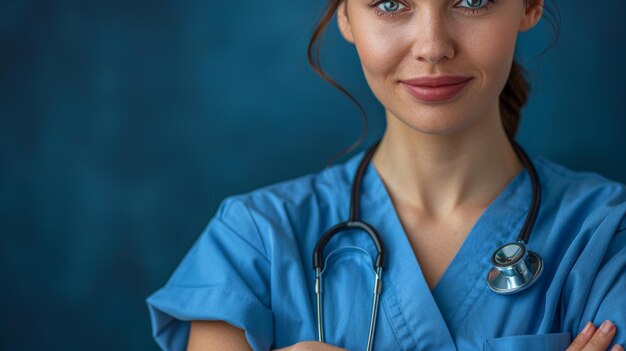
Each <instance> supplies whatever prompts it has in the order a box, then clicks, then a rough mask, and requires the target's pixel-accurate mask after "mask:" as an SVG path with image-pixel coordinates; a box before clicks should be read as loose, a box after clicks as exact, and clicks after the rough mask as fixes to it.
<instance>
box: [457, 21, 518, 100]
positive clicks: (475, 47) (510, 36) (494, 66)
mask: <svg viewBox="0 0 626 351" xmlns="http://www.w3.org/2000/svg"><path fill="white" fill-rule="evenodd" d="M516 39H517V31H516V30H515V28H513V27H511V26H510V25H509V26H507V25H506V24H504V23H492V24H491V25H488V26H487V25H486V26H483V27H481V28H476V30H475V31H473V35H467V36H464V37H462V38H461V47H462V48H463V51H464V52H463V55H464V56H466V57H467V59H468V61H469V62H471V64H472V65H473V66H474V68H475V69H477V70H478V71H479V72H477V73H478V74H480V75H481V78H482V79H481V80H482V83H481V84H483V87H484V88H485V89H486V90H487V91H488V93H489V94H490V95H497V94H499V93H500V92H501V91H502V89H503V88H504V85H505V84H506V81H507V79H508V76H509V71H510V68H511V64H512V63H513V56H514V52H515V41H516Z"/></svg>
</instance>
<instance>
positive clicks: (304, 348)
mask: <svg viewBox="0 0 626 351" xmlns="http://www.w3.org/2000/svg"><path fill="white" fill-rule="evenodd" d="M274 351H347V350H346V349H342V348H339V347H335V346H333V345H329V344H324V343H321V342H317V341H303V342H299V343H297V344H295V345H291V346H289V347H285V348H282V349H276V350H274Z"/></svg>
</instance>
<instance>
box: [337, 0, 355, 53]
mask: <svg viewBox="0 0 626 351" xmlns="http://www.w3.org/2000/svg"><path fill="white" fill-rule="evenodd" d="M337 27H339V32H340V33H341V35H342V36H343V38H344V39H346V41H348V42H349V43H352V44H354V36H353V35H352V26H350V19H349V18H348V9H347V7H346V0H342V1H341V3H340V4H339V6H338V7H337Z"/></svg>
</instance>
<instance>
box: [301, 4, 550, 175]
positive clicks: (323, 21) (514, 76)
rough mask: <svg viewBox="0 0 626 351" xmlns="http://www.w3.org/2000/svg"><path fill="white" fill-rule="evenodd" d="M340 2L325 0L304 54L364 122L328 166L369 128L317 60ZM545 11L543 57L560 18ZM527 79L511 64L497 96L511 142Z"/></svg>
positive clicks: (351, 97) (525, 97)
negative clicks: (548, 28) (547, 35)
mask: <svg viewBox="0 0 626 351" xmlns="http://www.w3.org/2000/svg"><path fill="white" fill-rule="evenodd" d="M342 1H345V0H328V3H327V4H326V9H325V10H324V12H323V15H322V17H321V18H320V20H319V22H318V23H317V25H316V26H315V29H314V30H313V33H312V35H311V38H310V39H309V44H308V48H307V54H308V59H309V65H311V67H313V70H315V72H316V73H317V74H318V75H319V76H320V77H322V78H323V79H324V80H325V81H327V82H328V83H330V84H331V85H333V86H334V87H335V88H337V89H338V90H339V91H341V92H342V93H343V94H344V95H346V96H347V97H348V98H349V99H350V100H352V102H354V104H355V105H356V106H357V107H358V108H359V110H360V111H361V114H362V115H363V119H364V123H365V130H364V132H363V134H362V135H361V137H360V138H359V140H357V142H356V143H355V144H353V145H352V146H351V147H350V148H348V149H346V150H344V151H343V152H341V153H339V154H337V155H335V156H334V157H333V158H332V159H331V161H330V162H329V164H330V163H332V160H334V159H335V158H337V157H338V156H340V155H342V154H344V153H348V152H350V151H351V150H353V149H354V148H356V147H357V146H358V145H359V144H360V143H361V142H362V141H363V139H364V138H365V136H366V134H367V129H368V120H367V114H366V113H365V110H364V109H363V106H361V104H360V103H359V102H358V101H357V100H356V99H355V98H354V97H353V96H352V95H351V94H350V93H349V92H348V91H347V90H346V89H345V88H343V87H342V86H341V85H339V84H338V83H337V82H335V81H334V80H333V79H332V78H330V77H329V76H328V75H327V74H326V72H324V70H323V69H322V67H321V64H320V58H319V49H320V45H316V44H317V43H318V40H320V38H321V36H322V34H323V33H324V30H325V29H326V27H327V25H328V23H329V22H330V20H331V19H332V18H333V16H334V14H335V12H336V11H337V8H338V7H339V5H340V4H341V2H342ZM528 1H535V0H524V2H525V3H526V5H528ZM555 6H556V5H555ZM555 8H556V7H555ZM544 10H545V11H544V13H546V14H549V15H551V16H552V17H551V18H552V19H553V20H555V21H554V22H552V21H551V22H550V24H551V25H552V28H553V29H554V32H555V37H554V39H553V42H552V44H551V45H550V46H549V47H548V48H546V49H545V50H544V51H543V52H542V54H544V53H545V52H546V51H547V50H548V49H549V48H551V47H552V46H554V44H555V43H556V41H557V40H558V33H559V27H560V26H559V24H560V16H559V15H558V9H557V10H556V11H555V12H552V11H550V9H549V8H546V7H545V6H544ZM526 76H527V72H526V71H525V70H524V68H523V67H522V66H521V65H519V64H518V63H517V62H515V61H513V65H512V67H511V71H510V73H509V78H508V80H507V82H506V85H505V86H504V89H503V90H502V92H501V93H500V111H501V115H502V124H503V126H504V130H505V132H506V134H507V135H508V137H509V138H511V139H513V138H514V137H515V134H516V133H517V128H518V126H519V122H520V117H521V110H522V108H523V107H524V105H526V102H527V101H528V95H529V93H530V84H529V83H528V81H527V79H526Z"/></svg>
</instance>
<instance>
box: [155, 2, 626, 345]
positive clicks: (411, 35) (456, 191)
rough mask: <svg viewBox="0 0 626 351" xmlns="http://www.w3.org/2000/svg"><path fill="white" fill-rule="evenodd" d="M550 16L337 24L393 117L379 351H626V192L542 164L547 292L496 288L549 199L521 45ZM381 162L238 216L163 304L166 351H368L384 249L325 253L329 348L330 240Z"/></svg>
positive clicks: (338, 6) (215, 228)
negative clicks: (496, 258)
mask: <svg viewBox="0 0 626 351" xmlns="http://www.w3.org/2000/svg"><path fill="white" fill-rule="evenodd" d="M543 5H544V4H543V1H542V0H489V1H487V0H454V1H442V0H398V1H382V0H374V1H369V0H345V1H341V0H332V1H330V3H329V6H328V9H327V13H326V17H325V20H323V22H324V21H328V19H329V18H330V17H331V16H332V15H333V14H334V13H335V11H336V14H337V20H338V25H339V29H340V31H341V34H342V36H343V37H344V38H345V39H346V40H347V41H348V42H350V43H353V44H354V45H355V46H356V49H357V52H358V54H359V57H360V60H361V65H362V68H363V71H364V74H365V77H366V79H367V82H368V84H369V86H370V88H371V89H372V91H373V93H374V95H375V96H376V97H377V98H378V99H379V100H380V102H381V103H382V104H383V105H384V107H385V111H386V120H387V127H386V130H385V133H384V136H383V138H382V140H381V141H380V143H379V144H378V146H377V148H375V149H370V150H373V151H374V153H373V154H371V155H373V156H372V158H371V161H370V162H369V163H363V164H364V165H365V166H364V167H365V168H364V173H363V175H362V184H361V185H360V187H359V192H358V194H359V195H360V198H359V199H358V201H357V203H358V208H359V210H360V214H359V217H360V218H361V219H363V220H364V221H366V222H368V223H369V224H371V225H372V226H374V227H375V228H377V230H378V231H379V233H380V236H381V238H382V240H383V242H384V245H385V248H386V250H387V256H386V257H385V262H384V271H382V274H381V276H382V290H381V291H382V293H381V295H380V303H379V308H378V311H379V312H378V314H377V317H376V324H375V326H376V327H375V330H374V334H373V335H374V337H373V347H374V349H375V350H402V349H404V350H456V349H458V350H479V349H485V350H565V349H566V348H567V349H568V350H605V349H607V348H609V347H611V344H615V345H614V346H613V348H612V350H623V349H622V348H621V346H619V345H617V344H623V343H624V342H626V335H625V334H624V332H623V329H624V328H626V299H624V291H626V274H624V273H623V272H624V269H625V268H626V219H625V218H626V217H625V214H626V190H625V188H624V187H623V186H622V185H621V184H617V183H614V182H610V181H608V180H606V179H604V178H602V177H600V176H597V175H593V174H586V173H576V172H572V171H570V170H567V169H565V168H563V167H560V166H558V165H555V164H553V163H551V162H549V161H547V160H544V159H542V158H538V157H532V158H531V160H532V163H531V165H534V168H536V172H537V174H538V178H539V184H540V185H539V187H540V188H539V191H541V203H540V207H539V212H538V215H537V219H536V222H535V225H534V227H532V232H531V233H532V236H531V237H530V238H529V239H528V240H527V247H528V249H529V250H531V251H533V252H536V253H538V254H539V255H540V256H541V257H543V266H542V267H543V268H542V269H541V270H538V269H536V270H535V271H536V272H537V273H538V274H539V273H540V274H541V275H540V276H539V278H537V279H536V280H534V281H533V284H532V286H529V287H527V288H526V289H525V290H524V291H520V292H518V293H515V294H511V295H502V294H497V293H495V292H493V291H492V290H491V289H490V288H489V286H488V284H487V282H486V277H487V272H488V271H489V269H490V268H491V266H492V263H491V254H492V252H493V251H494V249H495V248H497V247H498V246H500V245H502V244H504V243H507V242H514V241H515V240H516V237H517V235H518V233H519V232H520V230H521V228H522V227H523V225H524V221H525V219H526V217H527V214H528V213H529V208H530V207H531V201H532V199H533V193H534V190H533V189H534V188H533V184H532V177H531V176H530V169H527V168H528V167H525V163H524V162H523V158H520V157H518V154H517V153H516V149H515V145H516V144H514V143H513V142H512V141H511V140H512V138H513V136H514V134H515V130H516V127H517V122H518V120H519V114H520V109H521V107H522V106H523V105H524V103H525V102H526V93H527V86H526V83H525V81H524V80H523V78H522V77H521V75H520V68H519V67H518V66H517V65H516V64H514V63H513V57H514V49H515V42H516V39H517V35H518V33H519V32H523V31H527V30H529V29H531V28H532V27H534V26H535V24H536V23H537V22H538V21H539V19H540V18H541V16H542V13H543ZM323 25H325V23H323ZM318 32H320V27H318ZM317 34H319V33H317ZM317 34H315V36H316V35H317ZM520 155H521V154H520ZM364 156H365V152H361V153H359V154H357V155H356V156H353V157H352V158H351V159H349V160H348V161H347V162H345V163H344V164H340V165H336V166H333V167H330V168H327V169H325V170H324V171H322V172H320V173H318V174H311V175H307V176H303V177H300V178H298V179H294V180H290V181H286V182H282V183H279V184H274V185H271V186H268V187H264V188H262V189H258V190H256V191H253V192H251V193H248V194H240V195H236V196H231V197H229V198H227V199H225V200H224V201H223V202H222V203H221V205H220V207H219V209H218V211H217V213H216V215H215V217H214V218H213V219H212V220H211V222H210V223H209V225H208V226H207V228H206V229H205V231H204V232H203V233H202V235H201V236H200V238H199V239H198V241H197V242H196V243H195V244H194V246H193V248H192V249H191V250H190V252H189V253H188V254H187V256H186V257H185V259H184V260H183V261H182V263H181V264H180V266H179V267H178V268H177V270H176V271H175V273H174V274H173V276H172V278H171V279H170V280H169V282H168V283H167V285H166V286H165V287H163V288H162V289H160V290H159V291H157V292H156V293H155V294H153V295H152V296H150V297H149V299H148V304H149V308H150V312H151V316H152V319H153V328H154V332H155V337H156V338H157V341H158V342H159V344H160V345H161V347H163V348H164V349H183V348H185V345H187V347H188V349H190V350H218V349H228V350H238V349H242V350H243V349H249V348H253V349H255V350H267V349H274V348H277V349H278V348H284V349H285V350H337V347H342V348H346V349H350V350H362V349H365V348H366V344H367V342H368V335H369V330H370V323H369V321H370V313H371V312H372V307H371V306H372V289H373V286H374V283H373V279H374V277H375V272H374V271H373V268H372V257H374V256H375V254H376V251H375V250H374V246H373V245H372V242H371V240H370V237H369V236H368V235H367V234H366V233H364V232H362V231H356V230H353V231H350V233H347V234H342V235H340V236H337V237H335V238H333V239H332V240H330V241H329V242H328V245H327V247H326V248H325V249H324V258H323V260H322V261H323V262H324V263H325V268H324V270H323V271H322V272H321V275H322V277H323V281H324V285H323V295H322V296H323V298H322V301H323V318H322V322H321V323H322V325H323V326H324V328H323V329H324V332H325V338H324V341H325V342H326V343H318V342H314V340H317V339H318V332H319V330H318V326H317V319H318V318H317V312H316V306H317V300H316V294H315V289H316V286H315V272H314V271H313V269H312V266H311V257H312V256H311V255H312V253H313V251H314V249H315V247H316V244H317V243H318V240H319V239H320V236H321V235H322V234H323V233H324V232H325V231H326V230H328V229H329V228H331V227H332V226H333V225H335V224H336V223H339V222H342V221H345V220H346V219H347V218H348V211H349V206H348V204H349V203H350V201H351V198H350V193H351V186H352V182H353V179H354V176H355V173H356V172H357V166H358V165H359V164H360V163H361V162H362V161H363V159H364ZM605 320H609V322H604V321H605ZM189 321H193V322H189ZM610 321H612V322H610ZM603 322H604V324H602V323H603ZM600 325H602V326H600ZM574 336H576V338H574ZM573 339H574V340H573Z"/></svg>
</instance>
